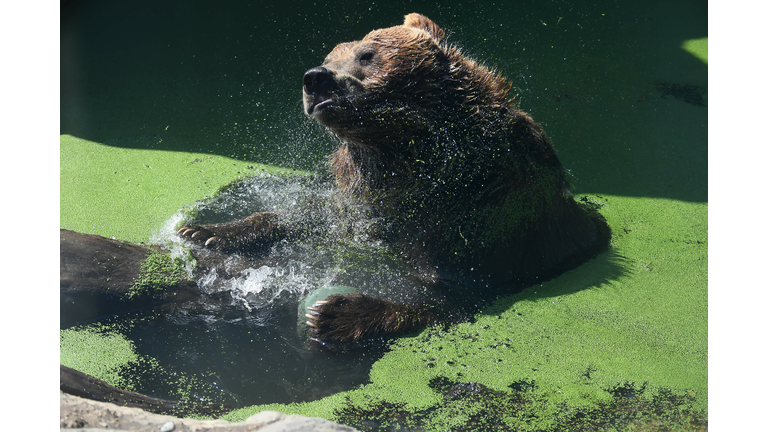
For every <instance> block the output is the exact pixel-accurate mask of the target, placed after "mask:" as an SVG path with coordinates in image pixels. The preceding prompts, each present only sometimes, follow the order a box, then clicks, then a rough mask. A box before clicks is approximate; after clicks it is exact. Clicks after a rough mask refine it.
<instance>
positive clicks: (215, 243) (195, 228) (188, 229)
mask: <svg viewBox="0 0 768 432" xmlns="http://www.w3.org/2000/svg"><path fill="white" fill-rule="evenodd" d="M215 229H216V228H215V226H210V227H208V226H201V225H188V226H187V225H185V226H183V227H181V229H179V231H177V232H176V234H177V235H178V236H179V237H183V238H185V239H188V240H190V241H192V242H193V243H196V244H199V245H201V246H205V247H208V248H211V249H216V250H222V249H225V248H224V247H223V246H224V242H222V241H221V237H220V236H217V234H216V232H215V231H214V230H215Z"/></svg>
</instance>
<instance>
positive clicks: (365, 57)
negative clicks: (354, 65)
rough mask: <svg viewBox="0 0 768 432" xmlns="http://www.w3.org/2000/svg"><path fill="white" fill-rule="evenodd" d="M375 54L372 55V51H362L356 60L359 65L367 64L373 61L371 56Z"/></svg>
mask: <svg viewBox="0 0 768 432" xmlns="http://www.w3.org/2000/svg"><path fill="white" fill-rule="evenodd" d="M375 54H376V53H374V52H373V51H364V52H362V53H360V55H358V57H357V60H358V61H359V62H360V63H369V62H370V61H371V60H373V56H374V55H375Z"/></svg>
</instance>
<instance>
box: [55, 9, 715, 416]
mask: <svg viewBox="0 0 768 432" xmlns="http://www.w3.org/2000/svg"><path fill="white" fill-rule="evenodd" d="M497 3H498V2H491V1H487V2H484V1H480V2H473V3H472V5H471V6H469V5H467V4H465V3H461V2H447V3H441V4H440V5H436V4H434V3H433V2H408V1H404V0H403V1H393V2H381V3H380V2H369V3H361V2H336V3H324V2H316V1H299V2H298V3H297V2H293V3H291V4H290V5H287V4H286V5H284V6H283V5H278V4H260V3H249V2H232V3H227V4H226V5H222V4H213V3H211V2H202V1H191V2H190V1H185V2H150V1H139V2H138V3H137V2H131V3H124V2H117V1H98V2H87V1H84V2H71V3H68V5H69V6H68V7H67V8H65V9H63V11H62V42H61V47H62V72H61V74H62V95H61V104H62V110H61V133H62V134H71V135H75V136H78V137H81V138H85V139H89V140H92V141H96V142H101V143H107V144H110V145H113V146H116V147H130V146H131V145H132V142H133V141H131V140H126V139H125V137H132V136H142V135H154V134H163V136H164V137H165V138H164V139H162V140H159V141H157V142H156V143H155V144H153V147H152V148H154V149H161V150H171V151H187V152H192V151H194V152H203V153H215V154H219V155H223V156H228V157H233V158H236V159H241V160H242V159H246V160H252V161H256V162H262V163H271V164H277V165H281V166H285V167H290V168H299V169H309V170H315V171H322V166H323V163H324V161H325V159H324V155H326V154H328V153H329V152H330V150H331V148H332V147H333V145H334V142H333V140H331V139H329V138H328V137H327V136H326V135H325V134H324V133H323V131H322V130H321V129H320V128H318V127H316V125H314V124H310V122H309V121H308V120H307V119H306V118H305V116H304V114H303V113H302V109H301V77H302V75H303V73H304V71H305V70H307V69H308V68H310V67H313V66H316V65H318V64H319V63H320V62H321V61H322V59H323V57H324V56H325V55H326V54H327V53H328V52H329V51H330V49H331V48H332V47H333V46H334V45H335V44H336V43H339V42H343V41H349V40H354V39H358V38H360V37H362V36H363V35H365V34H366V33H367V32H368V31H370V30H372V29H375V28H380V27H387V26H391V25H395V24H399V23H400V22H401V21H402V16H403V15H404V14H406V13H409V12H420V13H423V14H425V15H426V16H428V17H430V18H431V19H432V20H434V21H435V22H436V23H438V24H439V25H441V26H443V27H444V28H445V29H447V30H448V31H449V37H451V40H452V41H454V42H456V43H458V44H459V45H460V46H461V47H462V48H463V49H464V50H465V51H466V52H468V53H470V54H472V55H473V56H474V57H476V58H478V59H482V60H484V61H486V62H487V63H489V64H491V65H494V66H498V67H499V69H500V71H501V72H502V73H503V74H504V75H506V76H508V77H509V78H511V80H512V82H513V83H514V86H515V91H516V93H517V97H518V100H519V101H520V102H521V106H522V108H523V109H525V110H527V111H530V112H531V113H532V114H533V116H534V118H536V119H537V121H540V122H542V123H543V124H544V127H545V130H547V132H548V133H549V135H550V136H551V137H552V138H553V141H554V142H555V146H556V148H557V149H558V151H559V152H560V153H559V157H560V158H561V160H562V161H563V163H564V165H566V166H567V167H568V168H570V169H571V170H572V171H573V172H574V173H575V174H576V176H577V177H576V181H575V183H576V187H577V192H580V193H589V192H594V191H599V192H602V193H607V194H615V195H623V196H653V197H663V198H670V199H682V200H688V201H706V199H707V190H706V184H707V181H706V127H704V129H701V128H700V125H699V124H698V123H697V124H696V125H694V122H693V121H690V120H689V119H687V118H683V119H682V121H680V120H679V119H673V120H672V121H673V122H675V123H676V124H675V127H669V129H670V130H673V132H670V133H669V134H668V136H667V137H664V139H660V138H659V137H658V136H657V135H655V133H656V132H655V130H656V129H654V128H649V127H648V126H647V125H648V124H649V123H654V124H658V123H659V122H660V121H662V119H663V120H665V121H666V119H668V118H670V116H669V115H668V113H669V112H670V111H672V112H675V113H676V112H678V111H679V112H687V111H684V110H678V108H672V109H668V105H669V103H670V98H674V99H676V100H675V101H673V102H674V103H680V104H684V103H686V99H688V100H693V101H695V102H696V105H697V106H699V105H698V104H705V103H706V101H705V99H703V96H702V95H705V94H706V88H705V86H706V83H707V74H706V66H703V67H702V66H701V64H700V61H699V60H698V59H695V58H693V56H691V58H690V59H688V58H686V59H685V60H677V54H676V52H677V50H679V45H680V44H682V43H683V42H684V41H685V40H687V39H694V38H700V37H703V36H706V7H704V8H703V10H704V12H703V15H704V16H705V18H704V19H703V20H702V19H701V17H700V16H701V14H702V12H701V11H700V9H701V8H700V7H699V6H698V3H696V2H685V1H676V2H651V3H647V2H644V3H642V4H639V3H638V4H637V5H633V4H627V2H615V1H601V2H591V3H590V4H574V3H573V2H566V1H552V2H546V3H542V2H529V1H522V2H514V3H509V4H507V5H501V4H497ZM681 11H683V12H681ZM689 11H693V12H692V14H693V15H692V18H691V19H690V20H679V21H677V22H675V23H671V22H668V21H672V20H673V19H674V17H677V16H681V15H682V16H685V15H690V14H689ZM702 21H703V26H702V24H701V23H702ZM660 29H662V30H664V31H666V33H665V32H664V31H660ZM669 29H673V30H669ZM702 29H703V30H702ZM702 33H703V34H702ZM671 59H676V60H675V61H672V60H671ZM691 93H693V96H691ZM677 99H679V100H677ZM688 103H690V102H688ZM651 104H653V105H651ZM651 106H652V108H651ZM691 117H693V115H692V116H691ZM698 118H699V117H698V116H697V117H696V122H698ZM629 119H632V120H631V121H630V120H629ZM677 123H682V124H685V125H691V126H681V127H678V125H677ZM596 124H599V125H601V126H600V130H599V132H596V131H595V128H596V127H595V125H596ZM169 125H170V128H169ZM166 132H168V133H166ZM702 135H703V136H704V139H703V145H702V148H701V149H700V151H699V152H695V153H694V154H693V155H691V152H687V153H686V152H683V151H676V150H675V149H674V147H673V146H671V147H670V146H669V145H667V144H668V143H669V142H676V141H682V139H681V138H680V137H685V138H686V139H687V138H688V137H693V138H692V140H694V141H696V142H701V141H702V139H701V136H702ZM625 136H631V137H633V139H634V140H636V141H639V142H641V143H642V144H643V147H642V148H637V147H635V146H630V145H628V144H626V141H627V140H628V139H624V138H623V137H625ZM667 138H668V139H667ZM633 142H635V141H633ZM630 147H632V148H630ZM619 148H621V152H629V151H630V150H632V149H634V151H635V152H636V153H635V154H637V156H633V159H632V160H633V162H634V163H633V164H630V165H627V166H623V167H622V169H618V168H615V167H613V164H614V163H615V162H616V161H617V160H618V159H619V157H623V156H617V155H623V154H624V153H619V150H617V149H619ZM607 166H610V167H611V169H607V168H606V167H607ZM680 167H683V168H685V169H680ZM641 171H642V172H643V173H645V174H643V175H639V174H637V173H638V172H641ZM649 171H650V172H652V173H657V174H647V172H649ZM633 178H648V179H651V180H649V181H646V182H637V181H634V180H632V179H633ZM670 185H675V186H674V187H672V186H670ZM701 185H703V186H701ZM327 193H328V185H327V183H324V182H323V181H321V180H318V179H316V178H304V177H295V178H289V179H285V178H274V177H260V178H255V179H253V180H250V181H246V182H243V183H241V184H238V185H235V186H234V187H233V188H231V189H230V190H228V191H227V192H226V193H224V194H222V195H221V196H220V197H218V198H215V199H211V200H208V201H205V202H204V203H202V204H201V205H200V207H199V208H198V210H200V212H199V216H200V218H201V219H202V220H204V221H207V222H215V221H219V220H229V219H232V218H235V217H240V216H244V215H246V214H249V213H250V212H253V211H256V210H264V209H273V208H283V207H285V206H290V205H292V204H294V203H295V202H297V201H299V200H301V199H303V198H304V197H306V196H307V194H317V195H323V194H327ZM186 214H187V213H185V210H181V209H180V212H179V214H178V215H176V216H175V217H174V218H172V219H171V220H169V221H168V223H167V225H166V226H165V227H163V228H161V229H159V230H158V232H157V233H156V235H155V237H154V238H153V241H155V242H158V243H168V242H170V243H171V244H173V243H174V242H177V240H176V239H175V236H174V235H173V233H172V227H173V226H174V225H176V224H177V223H178V222H179V220H181V218H183V217H186ZM350 247H351V249H350V250H348V251H347V252H346V253H343V254H342V253H340V252H339V251H333V250H322V249H317V248H315V247H313V245H302V244H287V243H281V244H278V245H276V246H275V247H274V248H273V249H272V250H271V251H270V253H269V254H268V255H267V256H264V257H259V258H258V259H253V258H243V257H233V258H232V260H231V261H230V262H229V263H228V267H227V269H228V270H226V269H222V270H216V272H215V273H214V272H209V273H206V274H202V275H198V278H199V279H198V283H199V285H200V286H201V287H202V288H203V289H204V290H206V291H207V292H208V293H209V294H211V295H216V294H219V295H220V297H219V298H220V299H221V301H220V302H214V303H207V304H198V305H194V307H187V308H185V307H182V308H179V309H176V310H171V311H144V312H139V313H134V314H126V315H123V316H120V317H114V318H110V319H108V320H104V321H102V322H100V324H102V325H106V326H107V327H109V328H111V329H112V330H111V331H115V332H118V333H120V334H122V335H124V336H125V337H126V338H127V339H128V340H130V341H132V342H133V344H134V345H135V349H136V351H137V352H138V353H139V354H140V355H141V356H142V358H143V360H142V361H140V362H139V363H137V364H134V365H132V366H131V367H130V368H127V369H125V370H123V371H122V372H121V373H123V374H125V375H130V376H131V378H132V380H133V382H135V385H136V388H135V389H136V390H137V391H139V392H142V393H145V394H148V395H151V396H155V397H161V398H168V399H177V398H179V396H180V395H181V396H185V397H191V398H206V399H208V400H211V401H215V402H223V403H227V404H231V405H234V406H245V405H250V404H257V403H258V404H263V403H272V402H280V403H287V402H296V401H306V400H314V399H317V398H320V397H323V396H327V395H329V394H333V393H336V392H338V391H342V390H345V389H350V388H353V387H355V386H357V385H360V384H362V383H365V382H367V380H368V371H369V369H370V366H371V365H372V363H373V362H374V361H375V360H376V359H378V358H379V357H380V356H381V354H382V351H381V350H376V349H373V348H367V349H363V350H355V351H351V352H347V353H342V354H339V353H332V352H327V351H319V350H317V349H315V348H313V347H312V346H310V345H307V337H306V336H307V335H306V327H303V326H302V324H301V322H302V319H301V316H302V313H301V305H300V303H301V302H302V299H304V298H305V297H306V296H308V295H310V294H311V293H313V292H316V291H317V290H320V289H329V290H334V289H342V290H343V289H345V288H344V287H347V286H354V288H355V289H356V290H359V291H363V292H370V293H377V294H380V295H381V294H382V293H383V294H384V295H401V294H402V293H403V292H406V291H407V290H408V289H409V288H414V289H418V287H417V286H409V285H407V283H412V282H406V284H404V283H403V282H404V281H407V278H404V277H403V272H406V271H407V270H406V269H403V268H402V267H401V266H400V265H399V264H398V263H396V262H393V261H391V260H389V259H388V258H386V257H385V256H384V254H383V253H381V250H380V249H377V248H376V245H371V244H365V243H358V244H357V245H355V244H351V245H350ZM356 248H357V249H356ZM180 377H181V378H180ZM180 386H184V387H185V390H184V391H183V392H181V393H180V390H179V388H180Z"/></svg>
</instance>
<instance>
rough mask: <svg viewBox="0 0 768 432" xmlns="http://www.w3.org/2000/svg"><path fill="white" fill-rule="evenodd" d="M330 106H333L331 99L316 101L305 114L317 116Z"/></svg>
mask: <svg viewBox="0 0 768 432" xmlns="http://www.w3.org/2000/svg"><path fill="white" fill-rule="evenodd" d="M330 105H333V99H331V98H328V99H323V100H320V101H317V102H315V103H314V105H311V106H310V107H309V109H308V110H307V114H309V115H318V114H319V113H320V111H323V110H325V109H327V108H328V107H329V106H330Z"/></svg>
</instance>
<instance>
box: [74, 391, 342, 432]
mask: <svg viewBox="0 0 768 432" xmlns="http://www.w3.org/2000/svg"><path fill="white" fill-rule="evenodd" d="M60 397H61V410H60V414H59V415H60V417H59V419H60V427H61V429H68V430H77V431H80V432H85V431H101V430H110V431H136V432H150V431H151V432H157V431H160V430H173V431H174V432H176V431H178V432H250V431H259V432H277V431H281V432H294V431H295V432H299V431H316V432H354V431H356V430H357V429H354V428H351V427H349V426H344V425H340V424H337V423H333V422H331V421H328V420H324V419H320V418H314V417H302V416H297V415H287V414H283V413H279V412H274V411H262V412H260V413H258V414H255V415H253V416H251V417H249V418H248V419H247V420H245V421H244V422H241V423H229V422H226V421H224V420H193V419H186V418H184V419H181V418H175V417H171V416H167V415H160V414H152V413H148V412H146V411H144V410H142V409H139V408H129V407H121V406H117V405H114V404H111V403H106V402H96V401H92V400H89V399H83V398H80V397H77V396H72V395H70V394H67V393H64V392H60ZM170 424H173V429H164V428H165V427H166V425H170ZM168 427H170V426H168Z"/></svg>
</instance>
